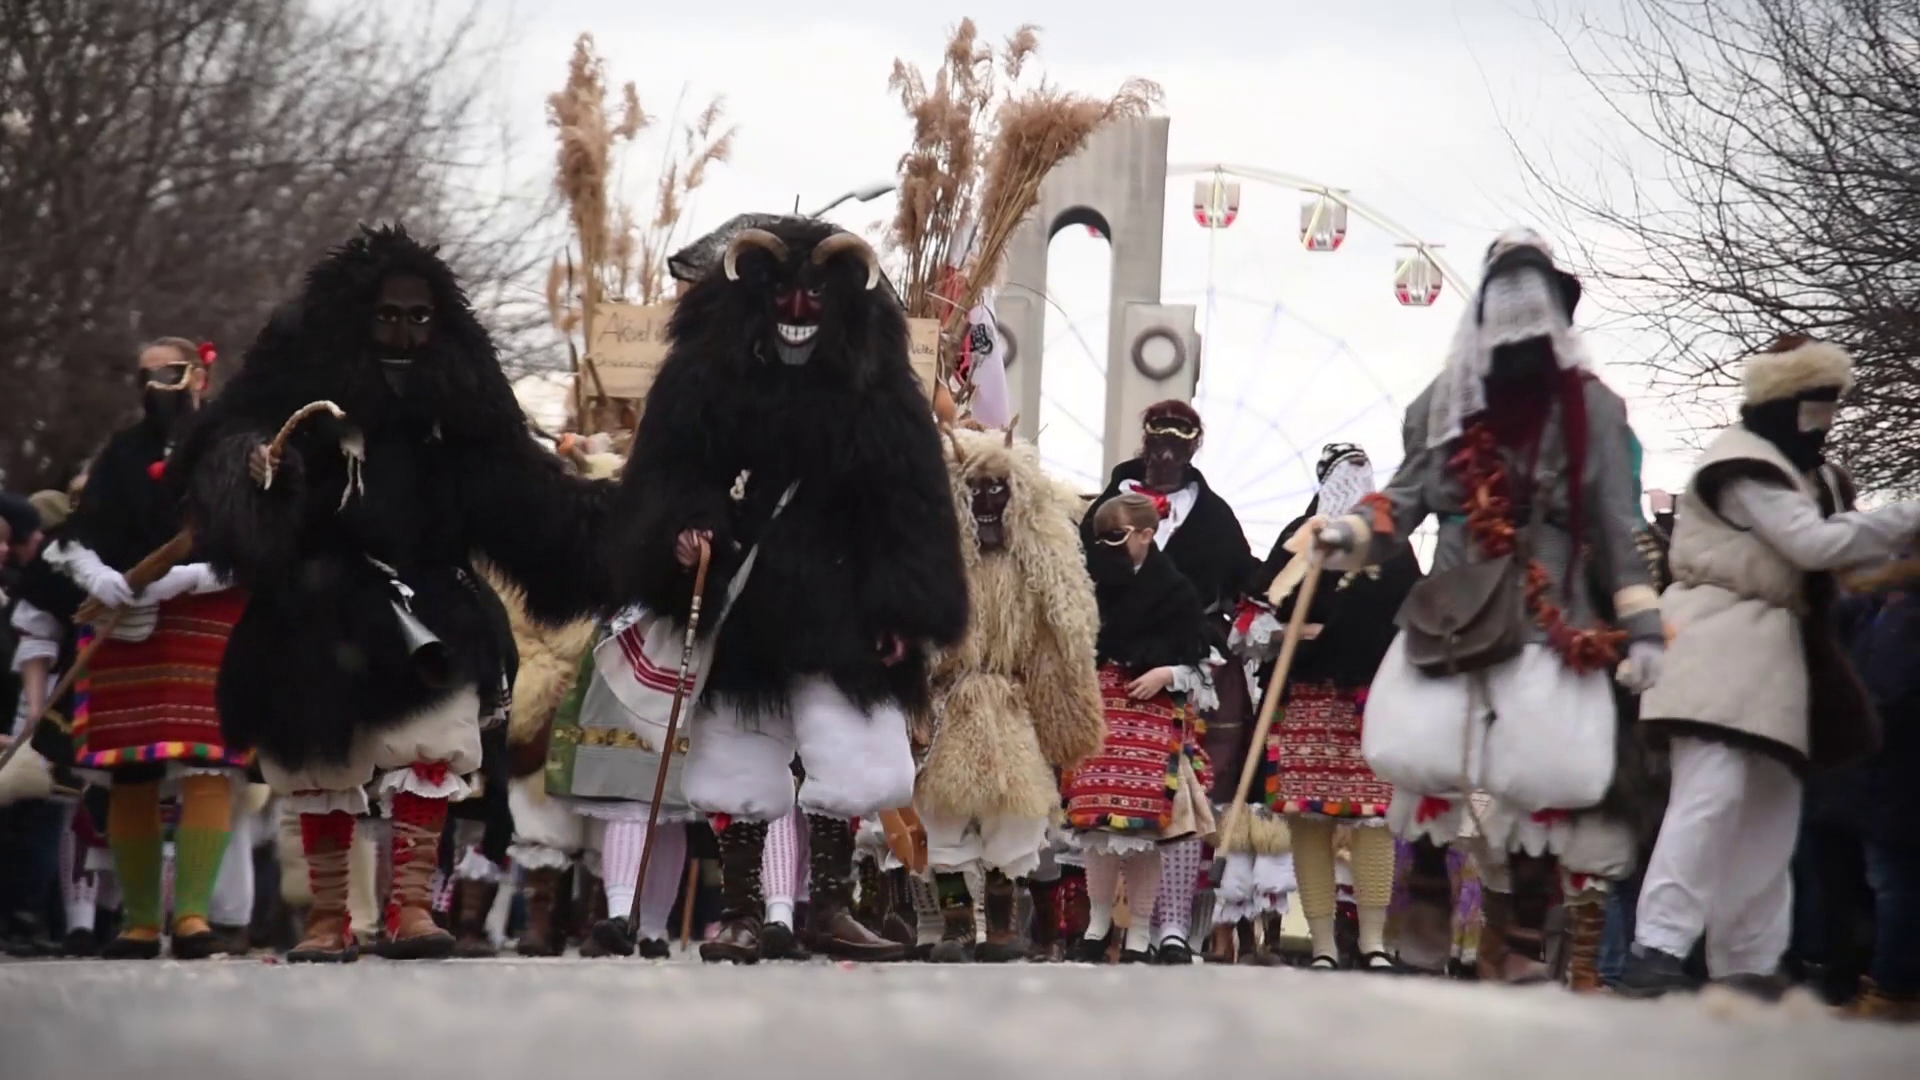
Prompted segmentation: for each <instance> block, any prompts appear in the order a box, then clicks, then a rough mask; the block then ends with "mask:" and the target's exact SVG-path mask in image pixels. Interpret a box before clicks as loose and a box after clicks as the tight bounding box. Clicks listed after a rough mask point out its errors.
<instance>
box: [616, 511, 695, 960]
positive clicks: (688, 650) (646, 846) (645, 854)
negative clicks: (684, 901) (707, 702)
mask: <svg viewBox="0 0 1920 1080" xmlns="http://www.w3.org/2000/svg"><path fill="white" fill-rule="evenodd" d="M712 560H713V548H712V547H711V546H710V545H709V544H708V543H707V542H706V541H705V540H702V541H700V564H699V566H698V568H697V569H695V570H694V572H693V602H692V603H691V604H689V605H688V606H687V643H686V647H685V648H683V649H681V650H680V677H679V678H678V679H677V680H675V682H674V684H673V708H672V709H671V710H669V711H668V713H667V738H666V744H665V745H664V746H662V747H661V748H660V772H659V774H658V775H657V776H655V777H654V778H653V802H652V803H651V804H649V805H648V807H647V836H646V839H644V840H642V841H641V842H640V873H639V874H638V875H637V876H636V879H635V881H634V883H633V905H632V907H631V908H629V909H628V911H627V927H628V929H629V930H630V931H633V932H635V933H637V932H638V927H639V925H640V898H641V896H643V895H644V894H645V893H646V890H647V864H648V863H649V862H652V861H653V833H654V830H655V829H656V828H657V827H658V826H659V824H660V803H661V801H662V800H663V799H665V798H666V797H667V764H668V762H670V761H672V760H673V744H674V742H675V741H676V740H677V739H678V738H679V732H680V710H681V709H682V708H683V707H684V706H685V705H686V703H687V678H688V675H689V673H690V672H691V671H692V670H693V656H694V650H695V649H696V648H698V646H699V635H700V604H701V600H702V598H703V597H704V596H705V595H706V591H707V566H708V564H709V563H710V562H712ZM683 921H684V920H683Z"/></svg>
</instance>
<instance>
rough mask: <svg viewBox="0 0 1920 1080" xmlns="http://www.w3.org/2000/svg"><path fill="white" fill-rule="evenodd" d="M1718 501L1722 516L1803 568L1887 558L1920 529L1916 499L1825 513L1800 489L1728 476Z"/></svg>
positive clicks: (1839, 567)
mask: <svg viewBox="0 0 1920 1080" xmlns="http://www.w3.org/2000/svg"><path fill="white" fill-rule="evenodd" d="M1719 503H1720V505H1719V512H1720V516H1721V517H1723V518H1725V519H1726V520H1727V521H1728V522H1729V523H1731V524H1733V525H1736V526H1739V527H1740V528H1743V529H1752V530H1753V531H1754V532H1755V533H1756V534H1758V535H1759V537H1760V539H1762V540H1764V541H1766V542H1767V546H1768V547H1771V548H1773V549H1774V550H1775V551H1777V552H1779V553H1780V554H1781V555H1782V556H1784V557H1785V558H1786V560H1787V561H1788V562H1790V563H1792V564H1793V565H1794V566H1795V567H1797V568H1799V569H1801V570H1806V571H1821V570H1845V569H1849V568H1852V567H1856V566H1862V565H1865V564H1867V563H1871V562H1877V561H1879V560H1882V559H1887V558H1891V557H1893V556H1895V555H1898V554H1900V553H1901V552H1902V551H1904V550H1905V549H1906V548H1907V547H1909V546H1910V545H1911V544H1912V543H1913V541H1914V534H1915V532H1916V531H1920V501H1916V502H1901V503H1894V504H1893V505H1891V506H1883V507H1881V508H1880V509H1878V510H1850V511H1846V512H1844V513H1839V514H1835V515H1833V516H1832V517H1824V516H1822V515H1821V513H1820V505H1819V504H1818V503H1816V502H1814V501H1813V499H1812V498H1811V497H1809V496H1808V495H1806V494H1805V493H1803V492H1800V491H1795V490H1793V489H1790V488H1784V487H1780V486H1779V485H1777V484H1769V483H1765V482H1763V481H1760V480H1753V479H1749V478H1745V477H1742V478H1739V479H1736V480H1732V481H1729V482H1728V484H1727V486H1726V487H1725V488H1724V489H1723V490H1722V491H1721V493H1720V500H1719Z"/></svg>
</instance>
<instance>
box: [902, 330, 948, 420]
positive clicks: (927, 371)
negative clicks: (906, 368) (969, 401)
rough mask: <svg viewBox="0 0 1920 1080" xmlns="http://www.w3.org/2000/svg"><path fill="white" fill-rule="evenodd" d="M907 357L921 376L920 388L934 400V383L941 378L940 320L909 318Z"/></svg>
mask: <svg viewBox="0 0 1920 1080" xmlns="http://www.w3.org/2000/svg"><path fill="white" fill-rule="evenodd" d="M907 340H908V342H909V343H910V344H909V345H908V347H907V358H908V360H910V361H911V362H912V364H913V373H914V374H915V375H918V376H920V389H921V390H922V391H923V392H925V394H926V395H927V400H928V401H932V400H933V384H934V382H935V381H936V380H938V379H939V378H940V320H939V319H908V320H907Z"/></svg>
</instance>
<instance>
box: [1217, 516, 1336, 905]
mask: <svg viewBox="0 0 1920 1080" xmlns="http://www.w3.org/2000/svg"><path fill="white" fill-rule="evenodd" d="M1319 540H1320V537H1319V532H1318V530H1314V531H1313V532H1311V533H1309V534H1308V536H1307V553H1306V554H1305V555H1304V556H1302V557H1303V558H1305V559H1306V560H1307V579H1306V580H1305V581H1303V582H1301V583H1300V594H1299V595H1298V596H1297V597H1295V598H1294V601H1293V616H1292V617H1291V618H1289V619H1288V620H1287V635H1286V637H1284V638H1282V639H1281V642H1280V659H1278V660H1277V661H1275V662H1274V665H1273V677H1272V678H1270V679H1268V680H1267V692H1266V695H1265V696H1264V697H1263V698H1262V699H1261V701H1260V720H1259V722H1258V723H1256V724H1255V725H1254V727H1253V745H1252V746H1251V747H1249V748H1248V749H1247V761H1246V764H1244V765H1242V766H1240V786H1239V787H1237V788H1235V789H1234V792H1233V805H1231V806H1229V807H1227V820H1226V824H1225V828H1224V829H1223V830H1222V831H1221V833H1220V835H1221V837H1222V840H1221V841H1220V846H1219V851H1218V853H1217V854H1215V855H1214V857H1213V869H1212V871H1211V877H1212V880H1213V887H1214V888H1216V889H1217V888H1219V887H1220V883H1221V882H1222V881H1224V880H1225V879H1226V876H1227V856H1228V854H1229V851H1228V848H1229V845H1231V844H1232V843H1233V840H1234V837H1235V836H1236V835H1238V833H1239V830H1240V820H1241V819H1242V818H1244V817H1245V816H1246V814H1247V792H1248V791H1249V790H1250V789H1252V787H1253V774H1254V773H1255V772H1258V771H1259V768H1260V759H1261V758H1262V757H1263V756H1264V755H1265V754H1266V746H1267V729H1268V728H1271V727H1272V726H1273V717H1274V714H1275V713H1276V712H1277V711H1278V710H1279V707H1280V694H1281V691H1282V688H1283V687H1285V686H1286V685H1287V675H1288V674H1289V672H1291V671H1292V669H1293V654H1294V653H1295V652H1297V651H1299V649H1300V638H1301V635H1302V634H1303V633H1304V632H1305V630H1306V625H1307V609H1308V608H1310V607H1312V606H1313V594H1314V593H1315V592H1316V591H1318V590H1319V588H1320V545H1319Z"/></svg>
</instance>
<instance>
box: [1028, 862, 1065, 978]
mask: <svg viewBox="0 0 1920 1080" xmlns="http://www.w3.org/2000/svg"><path fill="white" fill-rule="evenodd" d="M1027 895H1028V896H1030V897H1032V898H1033V948H1031V949H1029V950H1028V951H1027V958H1028V959H1030V960H1039V961H1050V960H1053V959H1055V956H1054V950H1055V948H1056V947H1057V946H1058V945H1059V943H1060V883H1059V882H1058V881H1029V882H1027Z"/></svg>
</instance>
